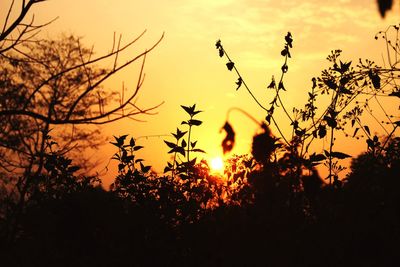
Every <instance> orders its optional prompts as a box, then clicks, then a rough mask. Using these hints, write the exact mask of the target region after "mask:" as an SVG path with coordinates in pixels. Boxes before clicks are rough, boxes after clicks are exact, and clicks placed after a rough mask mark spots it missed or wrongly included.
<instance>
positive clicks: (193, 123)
mask: <svg viewBox="0 0 400 267" xmlns="http://www.w3.org/2000/svg"><path fill="white" fill-rule="evenodd" d="M188 123H189V125H195V126H199V125H201V124H202V123H203V122H202V121H199V120H188Z"/></svg>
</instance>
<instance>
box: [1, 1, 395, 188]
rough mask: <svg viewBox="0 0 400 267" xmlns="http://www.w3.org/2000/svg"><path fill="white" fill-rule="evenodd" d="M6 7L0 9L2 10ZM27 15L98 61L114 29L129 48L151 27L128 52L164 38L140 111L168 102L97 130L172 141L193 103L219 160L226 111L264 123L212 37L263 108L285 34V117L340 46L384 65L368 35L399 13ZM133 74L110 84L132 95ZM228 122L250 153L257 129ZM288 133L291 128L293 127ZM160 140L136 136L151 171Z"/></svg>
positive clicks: (255, 6)
mask: <svg viewBox="0 0 400 267" xmlns="http://www.w3.org/2000/svg"><path fill="white" fill-rule="evenodd" d="M2 2H3V3H2V4H1V5H2V9H3V7H6V6H7V4H4V1H2ZM7 2H10V1H5V3H7ZM3 10H4V9H3ZM33 12H34V13H35V16H36V18H37V20H38V21H41V22H45V21H48V20H50V19H52V18H54V17H56V16H59V19H58V20H57V21H56V22H54V23H53V24H52V25H50V26H49V27H47V29H46V30H45V31H44V32H43V35H44V36H46V35H47V36H53V35H57V34H60V33H65V32H66V33H74V34H76V35H79V36H83V37H84V42H85V43H86V44H87V45H88V46H91V45H94V46H95V51H97V52H98V53H99V54H100V53H104V52H107V51H109V50H110V49H111V43H112V36H113V33H114V32H117V33H118V34H122V35H123V41H124V40H125V41H129V40H131V39H132V38H134V37H135V36H137V35H138V34H139V33H141V32H142V31H143V30H144V29H147V30H148V32H147V33H146V35H145V36H144V37H143V39H142V40H141V41H140V42H139V43H138V45H137V46H136V48H135V50H133V51H131V53H132V55H135V54H137V53H138V52H140V51H142V50H144V49H145V48H146V47H150V46H151V45H152V44H153V43H154V42H155V41H156V40H157V39H158V38H159V37H160V36H161V34H162V33H163V32H165V38H164V40H163V41H162V43H161V44H160V45H159V47H158V48H157V49H156V50H155V51H154V52H152V53H151V54H150V55H149V57H148V58H147V63H146V68H145V71H146V80H145V83H144V85H143V88H142V91H141V94H140V96H139V102H138V103H140V104H141V105H142V106H143V107H146V106H151V105H156V104H158V103H160V102H162V101H165V104H164V105H162V106H161V107H160V108H159V109H158V113H159V114H158V115H156V116H151V117H144V118H142V119H145V120H147V122H146V123H138V122H133V121H130V120H127V121H122V122H118V123H114V124H112V125H108V126H105V127H103V133H104V135H106V136H110V137H111V136H112V135H113V134H114V135H119V134H130V135H132V136H134V137H139V136H146V135H162V134H168V133H170V132H172V131H175V129H176V127H177V126H178V125H179V124H180V121H181V120H183V119H185V118H186V115H185V113H184V111H183V110H181V108H180V105H181V104H182V105H192V104H194V103H196V104H197V106H198V107H199V108H200V109H201V110H204V111H205V112H204V113H201V114H200V115H199V116H198V118H199V119H201V120H203V121H204V124H203V126H201V127H200V128H196V129H194V138H195V139H196V138H197V139H199V142H198V146H199V147H200V148H203V149H204V150H206V151H207V152H208V155H209V156H210V157H214V156H216V155H219V154H220V153H221V148H220V143H221V141H222V139H223V136H222V135H221V134H219V129H220V128H221V126H222V125H223V123H224V121H225V116H226V111H227V110H228V109H229V108H231V107H239V108H242V109H245V110H246V111H248V112H249V113H251V114H252V115H253V116H254V117H256V118H258V119H260V120H261V119H262V118H264V117H265V114H264V113H263V111H262V110H261V109H260V108H258V107H257V105H256V104H255V103H254V102H253V101H252V99H251V98H250V96H249V95H248V94H247V93H246V91H244V90H239V91H238V92H236V91H235V84H234V83H235V81H236V77H235V75H234V74H233V73H230V72H228V71H227V69H226V67H225V60H222V59H220V58H219V57H218V53H217V50H216V49H215V46H214V44H215V41H216V40H217V39H221V40H222V42H223V45H224V47H225V49H227V50H228V51H229V54H230V56H231V57H232V60H233V61H234V62H235V63H236V65H237V67H238V68H239V70H240V71H241V72H242V74H243V76H244V77H245V79H246V82H247V84H248V85H249V86H250V87H251V88H252V89H253V91H254V92H255V94H256V95H257V96H258V98H259V99H260V101H265V102H266V101H268V99H269V98H268V91H266V89H265V88H266V86H267V85H268V83H269V82H270V79H271V76H272V75H275V76H279V74H280V66H281V65H282V57H281V56H280V51H281V49H282V47H283V44H284V40H283V37H284V35H285V34H286V33H287V31H291V32H292V34H293V38H294V48H293V50H292V59H291V60H290V61H289V72H288V74H287V76H286V79H285V81H286V82H285V87H286V88H287V89H288V91H287V92H284V94H283V99H284V101H285V103H286V104H287V107H288V108H289V109H290V110H291V108H292V107H293V106H297V107H302V106H303V105H304V102H305V101H306V98H307V95H306V92H307V91H308V90H309V89H310V86H311V82H310V80H311V78H312V77H313V76H317V75H319V73H320V70H322V68H323V67H326V66H327V63H326V62H327V61H326V60H325V58H326V56H327V55H328V54H329V52H330V51H331V50H332V49H342V50H343V51H344V52H343V55H344V58H347V59H349V60H350V59H353V60H357V59H358V58H359V57H362V58H366V57H367V58H370V59H375V60H376V62H381V51H382V48H383V46H382V43H379V42H377V41H375V40H374V38H373V37H374V34H375V33H376V32H377V31H379V30H382V29H386V27H387V26H388V25H389V24H396V23H398V18H399V15H400V14H399V12H400V10H399V7H398V6H397V5H396V6H395V7H394V9H393V10H392V11H391V12H389V13H388V14H387V17H386V19H384V20H383V19H381V18H380V16H379V13H378V11H377V6H376V3H375V1H373V0H336V1H317V0H309V1H304V0H297V1H272V0H269V1H268V0H264V1H261V0H219V1H215V0H213V1H210V0H206V1H196V0H169V1H161V0H159V1H156V0H146V1H137V0H85V1H78V0H49V1H46V2H44V3H41V4H38V5H37V6H36V7H35V8H34V9H33ZM122 60H123V58H122ZM136 71H137V68H135V66H133V67H132V68H130V69H129V70H127V71H125V72H124V73H123V74H121V75H119V76H118V77H115V79H113V80H111V81H110V83H109V86H110V87H112V88H115V89H120V88H121V83H122V80H124V81H125V84H126V85H127V86H128V88H129V86H131V88H132V86H133V85H134V84H135V82H136V73H137V72H136ZM230 121H231V122H232V124H233V126H234V127H235V129H236V130H237V132H238V136H237V147H236V148H235V150H234V151H233V152H234V153H239V154H242V153H247V152H249V145H250V143H251V137H252V136H253V135H254V133H255V132H256V131H257V126H256V125H255V124H254V123H253V122H251V121H250V120H248V119H247V118H245V117H244V116H243V115H241V114H239V113H232V115H231V118H230ZM240 129H242V131H240ZM286 129H287V130H288V131H289V127H287V128H286ZM162 140H163V138H149V139H145V138H141V139H139V143H140V144H141V145H143V146H144V147H145V149H144V150H143V152H142V157H143V158H144V159H146V160H148V164H151V165H153V166H154V167H155V170H156V171H162V169H163V167H164V166H165V163H166V161H167V160H168V155H167V153H166V152H167V150H168V148H167V147H166V146H165V145H164V143H163V141H162ZM362 145H364V143H363V144H362ZM344 152H346V153H349V154H353V155H356V154H357V153H358V152H359V151H356V150H354V149H353V148H349V147H348V146H347V150H345V151H344ZM112 154H113V148H112V147H111V145H106V146H105V149H104V150H103V152H102V153H101V157H102V158H103V163H102V165H101V166H102V167H104V166H105V165H106V164H107V162H108V159H109V158H110V157H111V156H112ZM109 169H110V171H109V173H108V175H107V178H106V181H105V184H106V185H108V184H109V182H110V177H111V176H112V175H114V174H115V172H114V171H112V170H111V169H115V166H114V165H110V167H109Z"/></svg>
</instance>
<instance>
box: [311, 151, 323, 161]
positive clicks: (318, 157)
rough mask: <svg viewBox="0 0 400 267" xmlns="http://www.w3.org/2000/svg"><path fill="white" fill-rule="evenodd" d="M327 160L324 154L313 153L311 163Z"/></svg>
mask: <svg viewBox="0 0 400 267" xmlns="http://www.w3.org/2000/svg"><path fill="white" fill-rule="evenodd" d="M325 159H326V156H325V155H324V154H315V153H313V154H312V155H311V156H310V161H311V162H317V161H321V160H325Z"/></svg>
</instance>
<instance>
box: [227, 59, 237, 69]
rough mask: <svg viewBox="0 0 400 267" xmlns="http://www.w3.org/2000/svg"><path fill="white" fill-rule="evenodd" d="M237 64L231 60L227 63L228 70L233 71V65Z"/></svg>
mask: <svg viewBox="0 0 400 267" xmlns="http://www.w3.org/2000/svg"><path fill="white" fill-rule="evenodd" d="M234 66H235V63H233V62H232V61H229V62H228V63H226V67H227V68H228V70H230V71H232V69H233V67H234Z"/></svg>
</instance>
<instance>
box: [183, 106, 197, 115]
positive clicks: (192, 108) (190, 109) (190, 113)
mask: <svg viewBox="0 0 400 267" xmlns="http://www.w3.org/2000/svg"><path fill="white" fill-rule="evenodd" d="M181 107H182V108H183V109H184V110H185V111H186V112H187V113H188V114H189V115H190V116H193V113H194V109H195V107H196V105H193V106H191V107H187V106H182V105H181Z"/></svg>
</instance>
